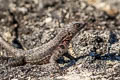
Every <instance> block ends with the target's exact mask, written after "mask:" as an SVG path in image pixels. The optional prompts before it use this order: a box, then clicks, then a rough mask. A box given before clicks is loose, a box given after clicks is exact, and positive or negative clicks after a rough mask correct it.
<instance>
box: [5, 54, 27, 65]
mask: <svg viewBox="0 0 120 80" xmlns="http://www.w3.org/2000/svg"><path fill="white" fill-rule="evenodd" d="M25 64H26V62H25V58H24V57H23V56H20V57H15V58H13V57H12V58H10V59H9V60H8V64H7V65H6V66H11V67H16V66H22V65H25Z"/></svg>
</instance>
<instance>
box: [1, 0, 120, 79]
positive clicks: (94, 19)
mask: <svg viewBox="0 0 120 80" xmlns="http://www.w3.org/2000/svg"><path fill="white" fill-rule="evenodd" d="M103 4H104V5H103ZM119 4H120V1H118V0H114V1H109V0H106V1H103V0H0V35H1V36H2V37H3V38H4V39H5V40H6V41H7V42H8V43H9V44H11V45H13V46H14V47H16V48H19V49H24V50H28V49H32V48H35V47H38V46H41V45H44V44H45V43H47V42H49V41H50V40H52V39H53V38H54V37H55V36H56V34H57V33H58V31H59V28H61V27H65V26H64V25H65V24H69V23H71V22H74V21H82V22H85V23H87V25H86V27H85V29H83V30H82V31H80V32H79V33H78V34H77V35H76V36H75V37H74V38H73V39H72V41H71V44H72V49H73V51H74V55H75V56H76V62H75V64H73V65H71V63H72V61H70V62H68V63H62V64H60V65H61V66H65V65H69V66H67V67H66V68H65V69H64V70H65V73H63V74H59V73H52V72H50V71H44V68H41V65H31V64H26V65H23V66H17V67H5V64H6V63H7V60H6V61H2V60H1V61H0V79H1V80H119V79H120V75H119V74H120V73H119V72H120V71H119V70H120V69H119V66H120V32H119V30H120V14H119V11H120V9H119ZM99 5H100V6H102V7H100V6H99ZM106 5H107V6H106ZM0 55H1V56H9V52H8V51H6V50H5V49H4V48H2V46H0Z"/></svg>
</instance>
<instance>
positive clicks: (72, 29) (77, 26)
mask: <svg viewBox="0 0 120 80" xmlns="http://www.w3.org/2000/svg"><path fill="white" fill-rule="evenodd" d="M85 25H86V23H82V22H73V23H72V25H70V26H69V27H68V28H67V32H68V35H71V36H73V35H75V34H76V33H77V32H79V31H80V30H81V29H82V28H84V27H85Z"/></svg>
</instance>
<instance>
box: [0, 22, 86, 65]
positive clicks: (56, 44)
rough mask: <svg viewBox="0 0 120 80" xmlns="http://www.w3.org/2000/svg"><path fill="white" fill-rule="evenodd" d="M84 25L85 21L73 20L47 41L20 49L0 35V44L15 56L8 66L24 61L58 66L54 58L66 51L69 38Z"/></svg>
mask: <svg viewBox="0 0 120 80" xmlns="http://www.w3.org/2000/svg"><path fill="white" fill-rule="evenodd" d="M84 27H85V23H80V22H73V23H71V24H68V25H66V26H65V28H61V30H60V31H59V33H58V34H57V35H56V37H55V38H54V39H52V40H50V41H49V42H48V43H46V44H44V45H42V46H39V47H36V48H33V49H30V50H26V51H25V50H20V49H16V48H14V47H13V46H11V45H10V44H8V43H7V42H6V41H5V40H4V39H3V38H2V37H0V44H1V45H2V46H3V47H4V48H5V49H7V50H8V51H10V54H11V56H12V57H14V58H16V60H15V61H13V62H11V63H9V65H10V66H17V65H21V64H24V63H31V64H47V63H52V64H54V65H55V66H57V67H59V66H58V63H57V62H56V60H57V59H58V58H59V57H60V56H62V55H63V54H64V53H66V52H67V51H68V46H69V43H70V41H71V39H72V38H73V37H74V36H75V35H76V34H77V33H78V32H79V31H80V30H81V29H82V28H84Z"/></svg>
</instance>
